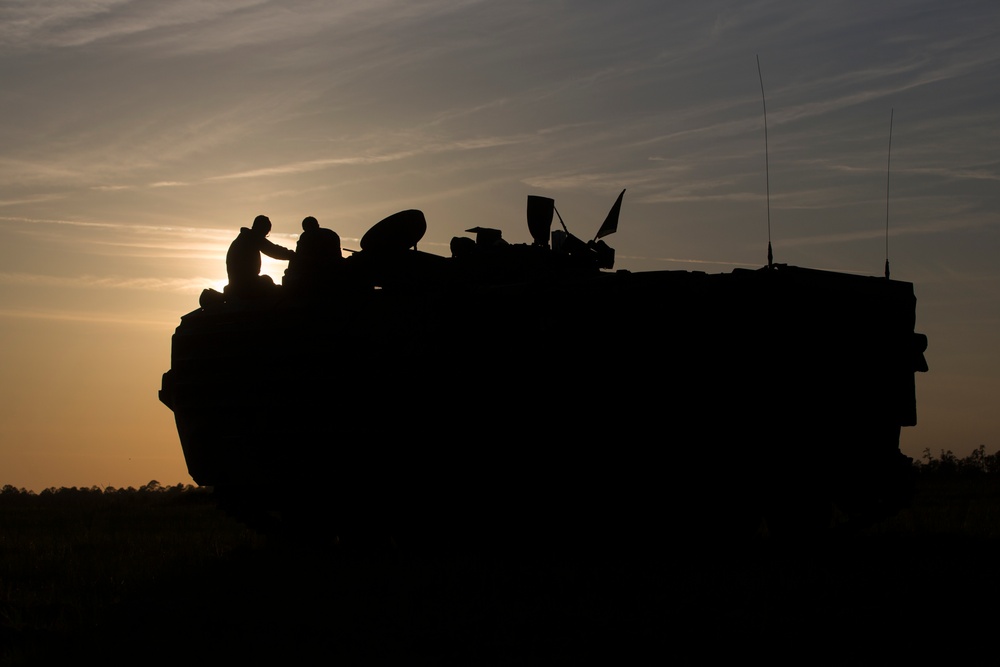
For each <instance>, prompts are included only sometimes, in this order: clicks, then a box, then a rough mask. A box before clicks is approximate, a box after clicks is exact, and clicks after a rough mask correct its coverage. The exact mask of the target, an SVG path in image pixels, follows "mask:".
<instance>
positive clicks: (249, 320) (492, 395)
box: [159, 191, 927, 534]
mask: <svg viewBox="0 0 1000 667" xmlns="http://www.w3.org/2000/svg"><path fill="white" fill-rule="evenodd" d="M622 194H624V191H623V193H622ZM620 205H621V196H619V198H618V201H617V202H616V203H615V205H614V207H613V208H612V210H611V213H610V214H609V215H608V218H607V219H606V220H605V224H604V225H603V226H602V228H601V231H600V232H599V233H598V235H597V237H595V239H594V240H593V241H589V242H584V241H582V240H580V239H578V238H577V237H575V236H573V235H572V234H571V233H569V230H568V229H566V228H565V225H564V224H563V225H562V229H554V230H553V229H552V227H553V224H552V223H553V215H552V214H553V211H555V213H556V214H557V215H558V211H557V210H555V207H554V203H553V201H552V200H551V199H549V198H546V197H538V196H530V197H529V198H528V207H527V217H528V226H529V229H530V231H531V235H532V238H533V242H532V243H530V244H512V243H508V242H506V241H505V240H504V239H503V237H502V233H501V231H499V230H495V229H486V228H473V229H470V230H468V231H469V233H471V234H474V237H456V238H455V239H453V241H452V253H451V256H447V257H446V256H440V255H435V254H431V253H426V252H423V251H420V250H418V249H417V244H418V242H419V241H420V239H421V238H422V236H423V234H424V232H425V230H426V221H425V219H424V216H423V214H422V213H421V212H420V211H417V210H408V211H401V212H399V213H397V214H395V215H393V216H390V217H388V218H386V219H384V220H382V221H381V222H379V223H378V224H376V225H375V226H373V227H372V228H371V229H370V230H369V232H368V233H367V234H365V236H364V237H363V238H362V239H361V244H360V245H361V249H360V251H357V252H354V253H353V254H351V255H350V256H348V257H347V258H345V259H344V260H343V261H342V262H341V263H340V264H339V265H338V267H337V269H336V271H333V272H332V274H333V275H332V277H331V278H329V279H328V281H327V282H325V283H323V284H321V285H313V286H311V288H309V289H306V288H303V287H302V286H298V287H297V288H296V289H292V288H291V286H290V285H283V286H278V287H276V288H275V289H274V290H273V292H272V293H269V294H267V295H264V296H261V297H260V298H256V299H250V300H240V299H234V298H228V297H227V296H226V295H224V294H221V293H217V292H212V291H210V290H206V292H205V293H204V294H203V298H202V305H201V307H199V308H197V309H195V310H193V311H191V312H189V313H188V314H186V315H184V316H183V317H182V318H181V322H180V325H179V326H178V327H177V329H176V332H175V333H174V335H173V340H172V364H171V368H170V370H168V371H167V372H166V373H164V375H163V379H162V387H161V389H160V392H159V397H160V400H161V401H162V402H163V403H164V404H166V405H167V406H168V407H169V408H170V409H171V410H173V412H174V416H175V419H176V423H177V430H178V434H179V436H180V443H181V446H182V448H183V452H184V456H185V460H186V462H187V466H188V470H189V472H190V474H191V476H192V478H193V479H194V481H195V482H197V483H198V484H199V485H204V486H211V487H213V488H214V490H215V493H217V494H218V495H219V497H220V500H221V501H223V502H224V503H226V505H227V506H228V507H230V508H232V509H234V510H235V511H237V512H238V513H241V514H242V515H243V516H245V517H249V518H251V519H255V520H264V519H265V518H266V519H267V520H268V521H274V522H276V523H278V524H284V525H289V524H292V523H294V522H300V523H299V524H298V525H301V522H304V521H307V522H308V523H309V525H310V526H313V527H317V528H319V527H321V526H322V530H327V531H330V532H333V533H338V532H349V531H351V530H367V529H373V528H374V529H378V530H383V529H385V530H388V531H390V532H393V533H394V534H404V533H407V532H411V531H429V530H439V531H440V530H443V531H446V532H447V531H457V532H461V531H466V530H476V529H480V528H486V529H491V528H495V527H499V526H507V527H508V528H509V527H511V526H521V527H523V526H528V525H530V526H535V527H539V526H542V527H547V528H555V527H573V528H579V529H583V530H586V531H611V530H615V531H626V532H629V531H633V532H637V531H645V532H657V531H665V532H674V531H676V530H678V529H679V528H695V529H698V530H708V531H714V530H719V531H728V530H734V529H739V530H742V529H750V530H754V529H756V528H759V527H762V526H763V527H764V528H766V529H767V530H769V531H771V532H772V533H773V532H777V531H797V530H800V529H804V528H807V527H808V528H815V527H820V528H822V527H826V526H829V525H832V524H838V523H841V524H843V523H848V524H850V523H852V522H853V523H858V522H866V521H869V520H871V519H873V518H879V517H882V516H885V515H887V514H891V513H893V512H895V511H897V510H898V509H899V508H900V507H902V506H903V505H905V503H906V502H907V501H908V494H909V483H910V472H911V467H910V460H909V459H908V458H907V457H906V456H904V455H903V454H901V452H900V450H899V437H900V429H901V427H904V426H913V425H915V424H916V399H915V391H914V373H915V372H920V371H925V370H927V366H926V363H925V361H924V356H923V352H924V349H925V348H926V344H927V341H926V338H925V337H924V336H923V335H921V334H918V333H915V332H914V326H915V307H916V299H915V297H914V291H913V286H912V285H911V284H910V283H907V282H901V281H898V280H890V279H888V277H868V276H858V275H849V274H844V273H835V272H829V271H819V270H813V269H808V268H800V267H795V266H787V265H782V264H770V263H769V264H768V265H767V266H764V267H762V268H760V269H757V270H747V269H736V270H734V271H732V272H731V273H722V274H709V273H702V272H688V271H643V272H632V271H626V270H617V271H615V270H614V266H613V265H614V251H613V250H612V249H611V248H610V247H609V246H608V245H607V244H606V243H605V242H604V241H603V240H601V237H602V236H606V235H607V234H609V233H611V232H613V231H614V230H615V228H616V226H617V220H618V215H619V211H620ZM559 222H560V223H562V219H561V217H560V218H559Z"/></svg>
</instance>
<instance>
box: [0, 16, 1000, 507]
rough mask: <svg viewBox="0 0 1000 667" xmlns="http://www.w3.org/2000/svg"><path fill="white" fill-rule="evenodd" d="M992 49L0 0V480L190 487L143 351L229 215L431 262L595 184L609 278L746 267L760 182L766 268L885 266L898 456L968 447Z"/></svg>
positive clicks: (188, 290) (869, 270) (851, 36)
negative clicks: (913, 346)
mask: <svg viewBox="0 0 1000 667" xmlns="http://www.w3.org/2000/svg"><path fill="white" fill-rule="evenodd" d="M998 33H1000V4H997V3H996V2H994V1H992V0H967V1H966V0H957V1H954V0H950V1H948V2H944V1H926V0H923V1H922V0H913V1H906V2H893V1H890V2H881V3H868V2H837V1H832V2H825V3H801V2H792V1H791V0H776V1H771V0H769V1H753V0H751V1H749V2H743V1H739V2H737V1H735V0H720V1H711V0H707V1H705V2H698V3H664V2H660V1H658V0H657V1H652V0H649V1H647V0H620V1H619V2H605V1H597V0H576V1H574V2H568V1H552V2H548V1H547V2H537V1H532V2H526V1H522V0H509V1H506V0H505V1H504V2H486V1H485V0H447V1H444V0H416V1H413V0H365V1H364V2H354V1H348V2H337V3H322V2H311V1H306V0H302V1H297V0H287V1H280V2H279V1H268V0H227V1H226V2H218V1H215V0H176V1H173V2H149V1H140V0H96V1H94V2H87V3H73V2H63V1H62V0H37V1H35V2H15V1H11V0H0V54H2V55H0V97H2V102H3V103H2V107H0V108H2V109H3V111H2V118H3V122H2V123H0V145H2V146H3V150H2V153H0V260H2V261H0V343H2V344H0V485H3V484H12V485H14V486H16V487H25V488H29V489H34V490H36V491H37V490H41V489H44V488H46V487H51V486H55V487H61V486H88V487H89V486H93V485H98V486H108V485H111V486H118V487H120V486H139V485H141V484H144V483H146V482H148V481H150V480H153V479H155V480H158V481H159V482H160V483H162V484H176V483H179V482H180V483H190V482H191V479H190V477H189V476H188V474H187V470H186V467H185V464H184V460H183V456H182V453H181V448H180V443H179V441H178V438H177V433H176V431H175V429H174V424H173V417H172V413H171V412H170V411H169V410H168V409H167V408H166V407H165V406H164V405H162V404H161V403H159V401H158V400H157V390H158V388H159V386H160V377H161V374H162V373H163V372H164V371H166V370H167V369H168V368H169V367H170V336H171V334H172V333H173V330H174V328H175V327H176V326H177V324H178V322H179V320H180V316H181V315H183V314H184V313H186V312H188V311H190V310H193V309H194V308H196V307H197V301H198V295H199V293H200V292H201V290H202V289H204V288H206V287H216V288H221V287H222V285H223V284H224V283H225V264H224V256H225V251H226V248H227V246H228V244H229V242H230V241H231V240H232V238H233V237H234V236H235V235H236V233H237V232H238V229H239V227H241V226H248V225H249V224H250V222H251V221H252V219H253V218H254V216H256V215H257V214H261V213H262V214H266V215H268V216H270V218H271V220H272V221H273V222H274V231H273V232H272V234H271V239H272V240H273V241H275V242H277V243H280V244H282V245H286V246H294V243H295V234H296V233H297V232H298V231H299V230H300V227H299V223H300V221H301V220H302V218H303V217H305V216H307V215H314V216H316V217H317V218H318V219H319V220H320V222H321V224H323V225H324V226H327V227H331V228H333V229H335V230H336V231H337V232H339V233H340V235H341V237H342V239H343V244H344V246H345V247H347V248H352V247H353V248H356V247H357V243H358V239H359V238H360V237H361V235H363V234H364V232H365V231H366V230H367V229H368V228H369V227H370V226H371V225H372V224H374V223H375V222H377V221H378V220H380V219H382V218H383V217H385V216H387V215H389V214H391V213H394V212H396V211H399V210H403V209H408V208H417V209H420V210H422V211H423V212H424V214H425V217H426V219H427V224H428V229H427V233H426V235H425V236H424V238H423V239H422V241H421V243H420V249H421V250H424V251H427V252H434V253H438V254H442V255H447V254H448V243H449V241H450V240H451V238H452V237H453V236H456V235H463V234H464V233H465V231H464V230H466V229H469V228H470V227H474V226H477V225H481V226H487V227H495V228H499V229H502V230H503V232H504V238H506V239H507V240H508V241H511V242H514V243H526V242H530V235H529V233H528V230H527V226H526V224H525V215H524V211H525V199H526V196H527V195H529V194H538V195H544V196H548V197H552V198H554V199H555V200H556V206H557V208H558V210H559V212H560V214H561V215H562V218H563V220H564V221H565V223H566V225H567V226H568V227H569V229H570V231H573V232H574V233H576V234H578V235H579V236H580V237H582V238H590V237H592V236H593V234H594V232H596V230H597V228H598V226H599V225H600V223H601V221H602V220H603V218H604V215H605V214H606V213H607V211H608V209H609V208H610V206H611V204H612V203H613V202H614V199H615V197H616V196H617V195H618V193H619V192H620V191H621V190H622V189H623V188H625V189H627V192H626V195H625V199H624V203H623V207H622V213H621V219H620V224H619V231H618V233H617V234H615V235H613V236H611V237H608V238H607V239H606V240H607V241H608V243H609V244H610V245H611V246H612V247H614V248H615V249H616V251H617V263H616V268H619V269H629V270H632V271H644V270H659V269H670V270H701V271H707V272H728V271H731V270H732V269H733V268H735V267H750V268H755V267H760V266H762V265H764V264H766V261H767V256H766V252H767V242H768V229H767V227H768V218H767V210H768V208H767V207H768V201H767V198H766V195H765V193H766V189H765V188H766V187H769V190H770V232H771V241H772V243H773V247H774V259H775V261H776V262H781V263H788V264H794V265H798V266H807V267H812V268H819V269H827V270H834V271H843V272H849V273H857V274H866V275H882V272H883V265H884V262H885V258H886V247H887V246H888V255H889V260H890V263H891V268H892V277H893V278H895V279H899V280H904V281H908V282H912V283H913V284H914V286H915V291H916V295H917V299H918V304H917V331H919V332H922V333H925V334H926V335H927V336H928V338H929V347H928V350H927V353H926V357H927V360H928V363H929V365H930V372H929V373H926V374H922V375H919V376H918V377H917V406H918V418H919V423H918V425H917V426H916V427H912V428H907V429H904V431H903V435H902V442H901V447H902V449H903V451H904V453H906V454H908V455H910V456H914V457H919V456H920V454H921V452H922V451H923V450H924V448H930V449H931V450H932V451H933V452H934V453H935V454H937V453H938V452H939V450H941V449H951V450H953V451H954V452H955V453H956V454H958V455H966V454H968V453H969V452H971V451H972V450H973V449H974V448H976V447H978V446H979V445H981V444H982V445H986V448H987V450H988V451H989V452H993V451H996V450H997V449H998V447H1000V442H998V438H997V433H998V424H1000V414H998V413H1000V411H998V410H997V407H996V399H997V397H998V396H1000V351H998V343H1000V336H998V331H1000V328H998V324H1000V298H998V295H1000V261H998V257H1000V255H998V249H1000V189H998V187H997V185H998V180H1000V150H998V148H1000V125H998V117H1000V34H998ZM758 56H759V59H760V66H761V72H762V75H763V87H764V91H765V94H766V106H767V132H768V136H767V148H768V154H769V158H768V163H767V164H768V165H769V169H766V168H765V141H764V138H765V137H764V115H763V105H762V95H761V81H760V79H759V78H758V69H757V58H758ZM890 118H892V133H891V141H892V144H891V161H890V160H889V140H890ZM887 167H891V168H890V169H889V170H888V172H887ZM887 176H888V178H887ZM887 195H888V199H887ZM887 204H888V207H887ZM887 222H888V242H887V237H886V227H887ZM283 269H284V266H283V265H282V264H280V263H271V264H267V265H266V266H265V272H267V273H270V275H272V276H273V277H274V278H275V279H276V280H280V277H281V273H282V271H283ZM741 324H742V325H745V326H760V325H761V324H762V322H745V323H741ZM296 352H297V351H296V350H294V349H270V350H267V351H266V355H268V356H269V357H271V358H273V359H275V360H278V361H280V359H282V358H283V357H285V358H288V357H290V356H292V355H295V354H296ZM346 353H348V351H345V354H346ZM603 356H604V357H605V361H606V362H608V363H613V362H614V357H615V353H614V351H613V350H610V351H607V352H605V353H603ZM444 364H445V360H442V367H444ZM622 381H623V382H644V383H645V382H649V383H651V384H652V386H654V387H655V386H656V385H657V383H662V382H667V381H668V379H666V378H655V377H654V378H643V377H627V376H624V375H623V377H622ZM751 382H752V379H750V378H748V379H747V383H748V385H749V384H750V383H751ZM282 389H283V388H282V387H274V391H275V392H279V391H282ZM579 409H580V410H585V409H586V406H579ZM274 418H275V419H277V420H281V419H292V418H294V415H283V414H275V415H274ZM665 423H667V424H669V419H667V420H665ZM430 436H431V437H433V434H430ZM661 436H662V437H663V438H665V439H669V437H670V434H669V433H663V434H654V437H661Z"/></svg>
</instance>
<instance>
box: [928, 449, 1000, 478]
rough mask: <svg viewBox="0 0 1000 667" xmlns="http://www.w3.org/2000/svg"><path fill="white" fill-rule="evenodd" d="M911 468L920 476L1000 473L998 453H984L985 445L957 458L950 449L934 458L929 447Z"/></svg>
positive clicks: (999, 454)
mask: <svg viewBox="0 0 1000 667" xmlns="http://www.w3.org/2000/svg"><path fill="white" fill-rule="evenodd" d="M913 467H914V468H916V469H917V471H918V472H919V473H921V474H928V475H930V474H936V475H982V474H990V473H992V474H995V473H1000V452H995V453H993V454H987V453H986V445H979V447H978V448H976V449H975V450H973V452H972V453H971V454H969V455H968V456H966V457H964V458H959V457H958V456H956V455H955V454H954V453H953V452H952V451H951V450H950V449H948V450H944V449H942V450H941V455H940V456H934V454H932V453H931V449H930V447H926V448H925V449H924V454H923V456H921V457H920V459H914V460H913Z"/></svg>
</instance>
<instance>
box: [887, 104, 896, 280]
mask: <svg viewBox="0 0 1000 667" xmlns="http://www.w3.org/2000/svg"><path fill="white" fill-rule="evenodd" d="M893 111H895V110H894V109H890V110H889V157H888V158H886V161H885V277H886V280H888V279H889V164H890V163H891V161H892V114H893Z"/></svg>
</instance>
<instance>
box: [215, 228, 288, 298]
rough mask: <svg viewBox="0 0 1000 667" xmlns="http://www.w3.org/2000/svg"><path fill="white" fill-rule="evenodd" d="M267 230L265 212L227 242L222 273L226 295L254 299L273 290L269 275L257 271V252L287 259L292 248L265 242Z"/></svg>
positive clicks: (258, 263) (269, 229)
mask: <svg viewBox="0 0 1000 667" xmlns="http://www.w3.org/2000/svg"><path fill="white" fill-rule="evenodd" d="M270 233H271V220H270V219H269V218H268V217H267V216H266V215H258V216H257V217H256V218H254V221H253V226H252V227H250V228H249V229H247V228H246V227H241V228H240V234H239V236H237V237H236V238H235V239H234V240H233V242H232V243H231V244H230V245H229V252H228V253H226V272H227V273H228V274H229V284H228V285H226V289H225V294H226V296H231V297H237V298H255V297H259V296H263V295H264V294H267V292H268V290H272V289H274V287H275V285H274V281H273V280H272V279H271V276H269V275H267V274H264V275H261V273H260V266H261V261H260V255H261V253H263V254H265V255H267V256H268V257H273V258H274V259H286V260H291V259H292V258H293V257H295V251H294V250H290V249H288V248H285V247H283V246H280V245H277V244H276V243H272V242H271V241H268V240H267V235H268V234H270Z"/></svg>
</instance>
